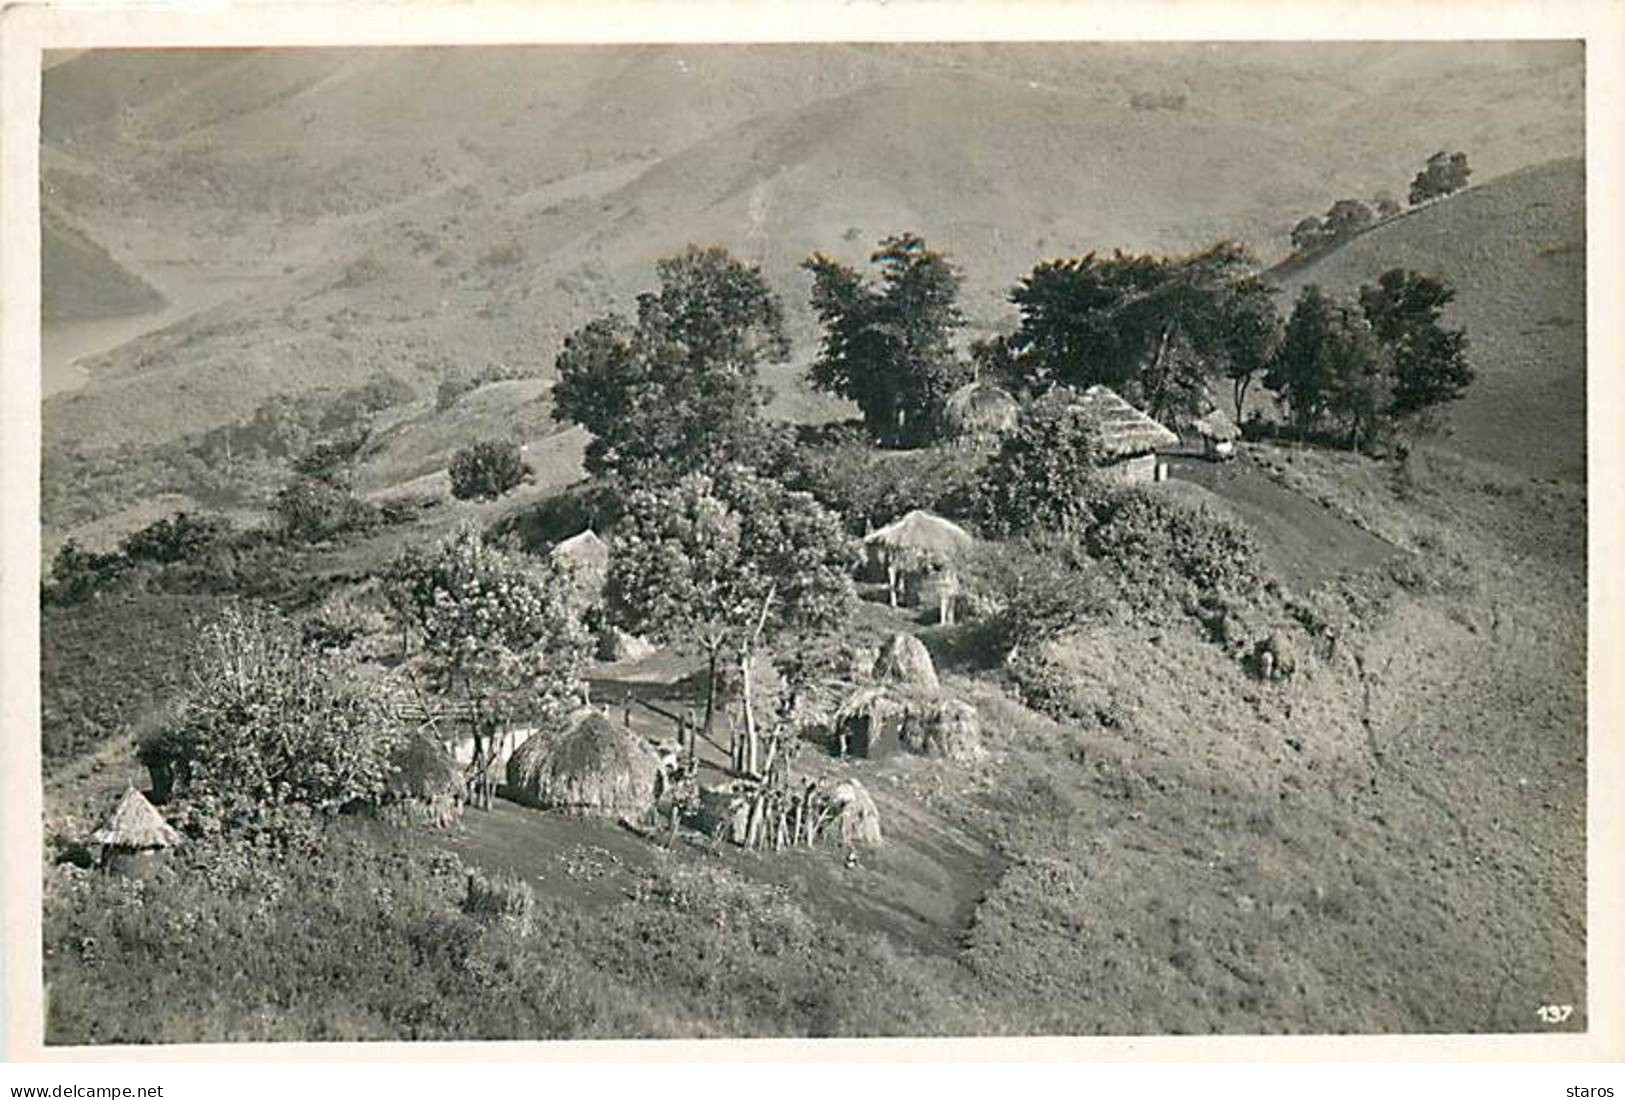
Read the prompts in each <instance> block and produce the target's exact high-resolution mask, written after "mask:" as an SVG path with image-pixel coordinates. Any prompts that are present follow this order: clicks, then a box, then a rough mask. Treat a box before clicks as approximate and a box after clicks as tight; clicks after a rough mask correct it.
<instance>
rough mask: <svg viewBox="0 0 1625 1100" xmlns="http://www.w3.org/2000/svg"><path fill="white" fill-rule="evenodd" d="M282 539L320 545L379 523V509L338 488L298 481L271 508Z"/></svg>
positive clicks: (307, 479)
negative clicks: (319, 543) (318, 543)
mask: <svg viewBox="0 0 1625 1100" xmlns="http://www.w3.org/2000/svg"><path fill="white" fill-rule="evenodd" d="M272 512H273V513H274V514H275V516H276V520H277V524H278V527H279V528H280V530H281V533H282V536H283V537H284V538H285V539H288V540H290V541H292V542H322V541H324V540H326V539H330V538H334V537H336V536H338V535H342V534H347V533H350V532H352V531H364V530H366V529H368V528H370V527H373V526H375V525H376V524H377V523H378V522H379V514H378V509H377V508H375V507H373V506H372V505H370V504H368V503H367V502H366V501H364V500H360V499H358V498H357V497H356V496H355V495H354V494H353V493H351V492H350V491H349V490H348V489H346V488H344V487H343V486H341V485H335V484H334V483H332V482H330V481H326V480H323V479H322V478H315V477H303V476H301V477H297V478H295V479H294V480H293V481H291V482H289V483H288V484H287V485H285V486H284V487H283V488H282V490H281V491H280V492H278V493H277V495H276V500H275V501H274V502H273V504H272Z"/></svg>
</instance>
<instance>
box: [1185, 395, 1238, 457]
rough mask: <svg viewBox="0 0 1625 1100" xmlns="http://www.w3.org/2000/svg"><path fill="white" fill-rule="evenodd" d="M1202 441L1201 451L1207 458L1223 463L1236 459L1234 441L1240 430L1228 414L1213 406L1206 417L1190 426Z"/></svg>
mask: <svg viewBox="0 0 1625 1100" xmlns="http://www.w3.org/2000/svg"><path fill="white" fill-rule="evenodd" d="M1191 427H1192V428H1193V429H1195V431H1196V434H1197V435H1198V436H1200V437H1201V439H1202V451H1203V453H1204V454H1206V455H1207V457H1209V458H1211V459H1213V460H1215V461H1217V462H1225V461H1228V460H1229V459H1232V458H1235V457H1236V440H1237V439H1239V438H1240V437H1241V429H1240V428H1238V427H1236V422H1235V421H1234V420H1231V419H1230V416H1229V414H1228V413H1226V412H1225V411H1224V410H1223V409H1221V408H1218V407H1217V406H1215V407H1214V408H1213V410H1212V411H1211V412H1209V413H1208V414H1207V415H1206V416H1203V417H1201V418H1200V419H1199V420H1197V421H1196V422H1195V423H1193V424H1192V425H1191Z"/></svg>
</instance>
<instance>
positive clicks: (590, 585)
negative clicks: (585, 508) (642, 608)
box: [548, 528, 609, 603]
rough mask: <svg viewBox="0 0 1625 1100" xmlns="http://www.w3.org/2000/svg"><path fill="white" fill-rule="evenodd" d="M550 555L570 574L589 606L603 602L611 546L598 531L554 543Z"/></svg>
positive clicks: (589, 531)
mask: <svg viewBox="0 0 1625 1100" xmlns="http://www.w3.org/2000/svg"><path fill="white" fill-rule="evenodd" d="M548 556H549V557H550V558H552V559H553V561H554V563H555V564H557V565H560V566H563V567H564V568H566V569H568V570H569V571H570V575H571V578H572V579H573V580H574V582H575V584H576V588H577V590H578V591H579V592H580V593H581V595H582V597H583V598H584V599H585V600H586V601H587V602H588V603H597V602H598V601H599V600H601V599H603V596H604V582H605V580H606V579H607V578H608V576H609V544H608V543H606V542H605V541H604V540H603V539H601V538H599V537H598V534H597V533H596V532H595V531H593V530H592V529H591V528H588V529H587V530H585V531H583V532H581V533H580V534H578V535H571V536H570V537H569V538H567V539H565V540H563V541H562V542H558V543H555V544H554V546H553V549H551V550H549V551H548Z"/></svg>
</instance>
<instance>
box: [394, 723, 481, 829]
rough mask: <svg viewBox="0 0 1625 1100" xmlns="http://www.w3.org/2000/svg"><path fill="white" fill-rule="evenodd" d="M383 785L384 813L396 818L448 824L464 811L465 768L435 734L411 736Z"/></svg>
mask: <svg viewBox="0 0 1625 1100" xmlns="http://www.w3.org/2000/svg"><path fill="white" fill-rule="evenodd" d="M394 765H395V770H394V771H393V772H391V773H390V776H389V780H388V781H387V782H386V783H385V786H384V804H383V805H384V813H385V816H386V817H390V818H393V819H396V820H401V821H409V822H421V823H423V824H427V825H436V826H446V825H450V824H452V823H453V822H455V821H456V820H457V815H458V814H459V813H460V812H461V811H462V806H463V795H464V792H465V789H466V784H465V781H464V777H463V769H462V768H461V767H460V766H459V765H458V763H457V761H456V759H455V758H454V757H453V756H452V754H451V753H449V752H447V751H446V749H445V747H444V746H443V745H441V744H440V742H439V741H438V740H436V739H435V738H434V737H433V736H431V735H430V734H428V733H426V732H419V733H415V734H413V735H412V736H411V737H408V738H407V739H406V740H405V741H404V742H403V743H402V744H401V747H400V750H399V751H398V752H397V753H396V754H395V760H394Z"/></svg>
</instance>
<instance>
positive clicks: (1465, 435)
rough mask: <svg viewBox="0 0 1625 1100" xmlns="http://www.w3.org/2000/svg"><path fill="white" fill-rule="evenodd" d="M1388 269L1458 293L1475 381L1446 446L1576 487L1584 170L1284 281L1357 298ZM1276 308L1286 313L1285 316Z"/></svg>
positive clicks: (1415, 217) (1488, 189) (1439, 208)
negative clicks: (1433, 279) (1437, 280)
mask: <svg viewBox="0 0 1625 1100" xmlns="http://www.w3.org/2000/svg"><path fill="white" fill-rule="evenodd" d="M1392 267H1408V268H1413V269H1415V270H1417V271H1421V272H1424V273H1426V274H1429V275H1435V276H1439V277H1441V278H1443V279H1445V280H1446V281H1448V282H1449V283H1450V284H1451V285H1452V286H1454V287H1456V289H1457V298H1456V302H1455V303H1454V304H1453V305H1452V306H1451V307H1450V310H1449V316H1448V321H1449V323H1451V324H1453V325H1459V326H1462V327H1465V328H1466V330H1467V333H1468V336H1469V338H1470V339H1471V341H1472V346H1471V358H1472V363H1473V365H1474V367H1475V368H1476V369H1477V371H1478V379H1477V381H1476V382H1475V383H1474V384H1473V387H1472V390H1471V391H1470V392H1469V394H1468V396H1467V397H1466V398H1464V399H1463V400H1462V401H1461V402H1460V404H1458V405H1457V406H1455V407H1454V408H1453V409H1451V411H1450V414H1449V426H1450V428H1451V430H1452V436H1451V439H1452V444H1453V445H1454V446H1455V447H1457V448H1458V449H1460V450H1461V451H1463V452H1464V453H1466V454H1469V455H1472V456H1473V457H1475V458H1481V459H1487V460H1490V461H1494V462H1502V463H1506V464H1508V465H1511V466H1514V467H1516V468H1518V469H1520V470H1522V471H1525V472H1527V473H1529V474H1531V475H1533V476H1537V477H1560V478H1565V479H1568V480H1580V479H1583V478H1584V477H1585V428H1586V420H1585V409H1586V404H1585V396H1586V353H1585V348H1586V341H1585V331H1586V251H1585V166H1584V163H1583V162H1582V161H1580V160H1559V161H1553V162H1551V163H1549V164H1544V165H1538V166H1535V167H1532V168H1527V169H1524V170H1522V171H1519V172H1514V173H1512V174H1510V175H1507V176H1503V177H1501V178H1499V179H1495V180H1491V181H1489V182H1487V183H1485V184H1483V185H1481V186H1478V187H1473V188H1471V189H1469V190H1467V191H1464V192H1462V193H1460V194H1458V195H1455V196H1453V197H1451V198H1449V199H1446V200H1444V201H1441V202H1438V203H1435V204H1433V205H1431V206H1429V207H1427V208H1425V209H1422V210H1418V211H1416V212H1415V213H1412V214H1409V215H1406V216H1405V217H1402V218H1399V219H1397V220H1395V221H1393V222H1390V223H1388V224H1386V225H1383V226H1380V227H1378V228H1377V229H1375V230H1372V231H1371V232H1370V233H1367V234H1365V235H1363V236H1361V237H1359V238H1357V239H1355V240H1354V241H1351V242H1350V243H1349V244H1347V245H1345V246H1344V247H1342V248H1340V249H1338V250H1336V251H1335V252H1332V253H1329V254H1327V255H1326V256H1324V257H1322V258H1321V259H1319V260H1317V261H1314V262H1312V263H1310V264H1308V265H1307V266H1305V267H1303V268H1300V269H1298V270H1296V271H1293V272H1292V273H1291V274H1290V275H1288V276H1287V277H1286V278H1284V279H1283V287H1284V289H1285V290H1286V291H1287V292H1288V294H1289V295H1296V293H1297V292H1298V289H1299V288H1300V287H1302V286H1305V285H1307V284H1309V283H1318V284H1320V285H1321V286H1322V287H1324V288H1326V289H1328V290H1335V291H1339V292H1343V293H1354V292H1356V291H1357V290H1358V288H1359V286H1360V284H1361V283H1366V282H1373V281H1375V279H1376V277H1377V276H1378V275H1380V274H1381V273H1382V272H1383V271H1385V270H1387V269H1389V268H1392ZM1284 305H1285V303H1283V306H1284Z"/></svg>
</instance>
